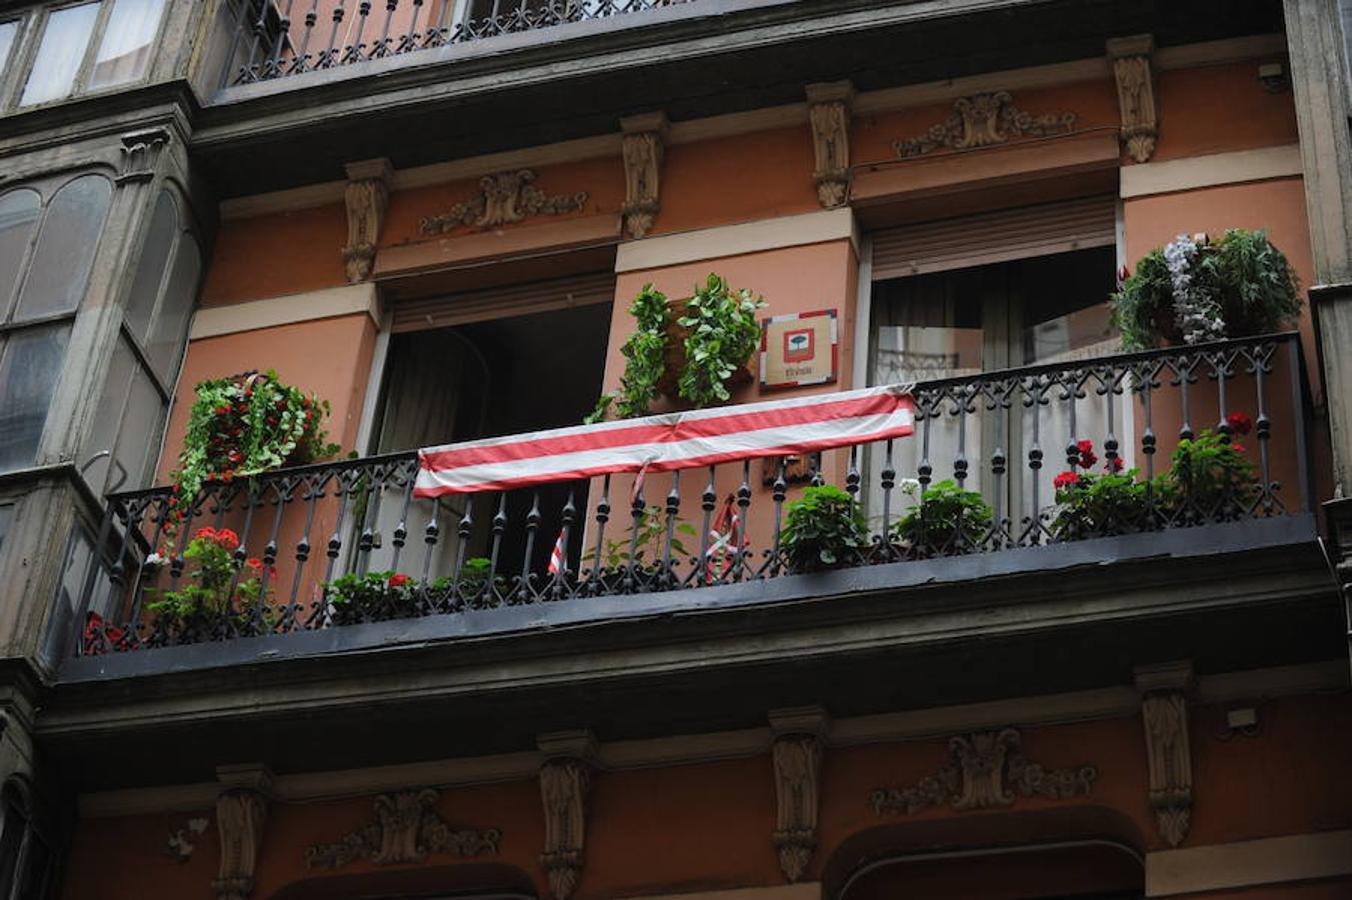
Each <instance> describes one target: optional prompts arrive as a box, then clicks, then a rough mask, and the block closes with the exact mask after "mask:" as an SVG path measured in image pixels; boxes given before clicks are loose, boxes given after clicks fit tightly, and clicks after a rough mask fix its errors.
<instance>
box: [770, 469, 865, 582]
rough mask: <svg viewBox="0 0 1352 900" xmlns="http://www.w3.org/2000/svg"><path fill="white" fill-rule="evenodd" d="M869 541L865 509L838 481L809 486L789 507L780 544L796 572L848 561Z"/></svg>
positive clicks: (786, 509)
mask: <svg viewBox="0 0 1352 900" xmlns="http://www.w3.org/2000/svg"><path fill="white" fill-rule="evenodd" d="M868 543H869V539H868V524H867V522H865V520H864V513H863V511H862V510H860V508H859V505H858V504H857V503H855V502H854V498H853V497H851V496H850V495H849V494H848V493H847V492H845V491H843V490H841V489H840V488H838V487H836V486H835V485H830V484H823V485H816V486H813V487H809V488H807V489H805V490H804V491H803V496H802V497H800V498H798V499H797V500H794V501H793V502H791V503H789V504H788V505H787V506H786V507H785V517H784V528H783V530H782V531H781V532H780V537H779V546H780V549H781V550H782V551H783V553H784V556H785V559H786V561H787V563H788V566H789V570H790V571H792V572H813V571H817V570H820V569H829V568H833V567H835V566H841V565H845V564H846V563H847V562H849V561H850V558H851V557H852V556H853V555H854V553H855V552H856V551H859V550H862V549H864V548H866V547H867V546H868Z"/></svg>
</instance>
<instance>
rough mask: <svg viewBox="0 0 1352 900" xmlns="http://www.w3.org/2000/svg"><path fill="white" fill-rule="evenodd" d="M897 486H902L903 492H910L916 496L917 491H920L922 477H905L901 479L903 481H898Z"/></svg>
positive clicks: (909, 493)
mask: <svg viewBox="0 0 1352 900" xmlns="http://www.w3.org/2000/svg"><path fill="white" fill-rule="evenodd" d="M897 487H899V488H901V492H902V493H903V494H908V495H910V496H912V497H914V496H915V495H916V493H918V492H919V490H920V479H918V478H903V479H901V481H899V482H898V483H897Z"/></svg>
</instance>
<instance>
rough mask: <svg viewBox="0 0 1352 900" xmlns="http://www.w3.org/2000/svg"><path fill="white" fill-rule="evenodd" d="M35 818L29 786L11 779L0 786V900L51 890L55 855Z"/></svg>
mask: <svg viewBox="0 0 1352 900" xmlns="http://www.w3.org/2000/svg"><path fill="white" fill-rule="evenodd" d="M37 818H38V817H37V816H36V810H35V809H34V803H33V795H32V789H31V788H30V787H29V785H28V783H27V782H26V781H25V780H23V779H21V778H11V779H10V780H9V781H7V782H6V783H5V786H4V788H3V789H0V900H21V898H22V900H29V898H34V900H38V898H42V897H46V896H47V895H48V894H49V893H50V892H51V889H52V877H53V874H54V872H53V863H54V862H55V854H54V853H53V852H52V846H51V844H50V843H49V842H48V840H47V838H46V837H45V834H44V830H43V829H42V828H41V827H40V825H39V824H38V823H37V822H36V821H35V820H36V819H37Z"/></svg>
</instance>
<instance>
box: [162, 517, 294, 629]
mask: <svg viewBox="0 0 1352 900" xmlns="http://www.w3.org/2000/svg"><path fill="white" fill-rule="evenodd" d="M238 548H239V535H237V534H235V532H234V531H232V530H231V529H229V528H222V529H220V530H217V529H215V528H201V529H199V530H198V531H197V532H196V533H195V534H194V535H193V536H192V539H191V540H190V541H188V546H187V548H186V549H185V550H184V551H183V557H184V559H186V560H189V561H191V563H192V565H193V568H192V569H191V570H190V571H189V572H188V573H187V575H186V576H185V583H184V585H183V586H182V587H180V588H178V589H177V590H172V591H160V590H157V589H154V588H148V589H147V591H146V593H147V596H148V597H149V598H151V599H149V600H148V602H147V603H146V609H147V610H149V611H150V612H151V613H153V614H154V616H155V622H154V625H155V630H156V632H157V633H158V634H159V635H160V636H161V637H162V638H164V639H168V640H172V641H174V642H179V643H182V642H186V641H192V640H206V639H210V638H211V637H214V636H217V635H225V634H227V633H229V632H231V631H243V630H246V629H247V628H248V626H249V623H250V621H251V619H252V618H253V616H254V615H255V613H256V611H257V607H258V605H259V604H260V603H261V604H263V621H264V623H265V624H272V623H273V622H274V621H275V615H274V614H273V612H272V608H271V606H270V603H269V601H270V600H271V594H272V589H271V588H267V589H266V595H265V594H264V590H265V589H264V586H263V584H264V574H265V573H264V568H265V566H264V564H263V562H262V561H261V560H258V559H249V560H244V561H240V560H238V559H236V558H235V551H236V550H237V549H238ZM266 574H267V575H268V577H269V579H271V578H272V577H274V576H275V575H276V570H275V569H274V570H270V571H268V572H267V573H266Z"/></svg>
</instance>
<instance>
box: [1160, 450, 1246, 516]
mask: <svg viewBox="0 0 1352 900" xmlns="http://www.w3.org/2000/svg"><path fill="white" fill-rule="evenodd" d="M1165 477H1166V488H1167V490H1168V493H1169V495H1170V497H1171V498H1172V499H1171V502H1172V503H1173V504H1176V505H1181V507H1182V508H1181V511H1182V512H1183V513H1184V514H1185V515H1184V517H1185V518H1186V517H1187V516H1188V514H1191V515H1193V516H1202V517H1204V518H1216V519H1233V518H1236V517H1237V516H1239V515H1240V514H1242V513H1243V512H1244V511H1245V510H1246V508H1247V504H1248V502H1249V501H1250V500H1251V499H1252V497H1253V495H1254V492H1255V490H1256V489H1257V487H1258V477H1257V475H1256V473H1255V469H1254V465H1253V463H1252V462H1250V461H1249V459H1248V458H1247V457H1246V456H1245V455H1244V446H1243V445H1242V444H1239V443H1236V442H1235V440H1234V439H1233V438H1231V437H1229V436H1227V435H1225V434H1221V433H1218V432H1214V431H1212V430H1211V429H1209V428H1208V429H1205V430H1204V431H1202V433H1201V434H1199V435H1197V437H1195V438H1193V439H1192V440H1181V441H1179V442H1178V446H1177V447H1175V448H1174V453H1173V456H1172V458H1171V459H1170V466H1169V471H1168V472H1167V473H1166V476H1165Z"/></svg>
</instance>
